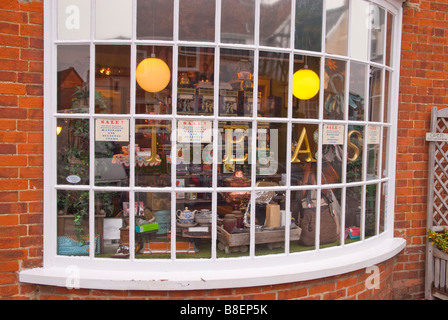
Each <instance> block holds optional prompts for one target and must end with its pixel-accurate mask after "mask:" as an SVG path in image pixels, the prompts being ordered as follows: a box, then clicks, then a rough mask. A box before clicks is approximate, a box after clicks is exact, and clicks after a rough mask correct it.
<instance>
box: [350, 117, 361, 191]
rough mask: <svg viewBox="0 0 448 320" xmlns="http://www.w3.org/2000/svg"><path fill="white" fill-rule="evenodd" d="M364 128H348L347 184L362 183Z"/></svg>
mask: <svg viewBox="0 0 448 320" xmlns="http://www.w3.org/2000/svg"><path fill="white" fill-rule="evenodd" d="M363 142H364V127H363V126H348V134H347V174H346V175H347V178H346V180H347V183H350V182H355V181H362V180H363V173H362V168H363V164H364V160H363V159H364V156H363V150H364V148H363Z"/></svg>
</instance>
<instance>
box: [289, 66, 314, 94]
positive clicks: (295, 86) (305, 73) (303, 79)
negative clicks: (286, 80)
mask: <svg viewBox="0 0 448 320" xmlns="http://www.w3.org/2000/svg"><path fill="white" fill-rule="evenodd" d="M319 88H320V80H319V76H318V75H317V74H316V73H315V72H314V71H313V70H310V69H301V70H299V71H297V72H295V73H294V75H293V77H292V94H293V95H294V96H295V97H296V98H298V99H301V100H308V99H311V98H312V97H314V96H315V95H316V94H317V93H318V92H319Z"/></svg>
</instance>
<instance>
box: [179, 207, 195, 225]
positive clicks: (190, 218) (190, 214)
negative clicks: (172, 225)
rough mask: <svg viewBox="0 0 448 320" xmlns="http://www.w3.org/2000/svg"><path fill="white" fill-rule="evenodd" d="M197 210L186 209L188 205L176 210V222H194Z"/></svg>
mask: <svg viewBox="0 0 448 320" xmlns="http://www.w3.org/2000/svg"><path fill="white" fill-rule="evenodd" d="M197 212H198V210H194V211H190V210H188V207H185V209H184V210H183V211H182V210H180V209H179V210H177V211H176V215H177V218H178V219H177V222H179V223H180V224H192V223H193V222H194V215H195V214H196V213H197Z"/></svg>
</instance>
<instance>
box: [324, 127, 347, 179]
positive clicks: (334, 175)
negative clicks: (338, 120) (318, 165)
mask: <svg viewBox="0 0 448 320" xmlns="http://www.w3.org/2000/svg"><path fill="white" fill-rule="evenodd" d="M344 136H345V126H344V125H340V124H337V125H332V124H323V127H322V139H323V140H322V183H323V184H332V183H340V182H341V180H342V164H343V162H344V157H345V155H344V143H345V139H344Z"/></svg>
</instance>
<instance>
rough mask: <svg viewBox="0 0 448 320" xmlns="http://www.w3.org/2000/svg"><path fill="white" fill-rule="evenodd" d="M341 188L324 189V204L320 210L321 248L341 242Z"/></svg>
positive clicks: (322, 194) (322, 197) (322, 193)
mask: <svg viewBox="0 0 448 320" xmlns="http://www.w3.org/2000/svg"><path fill="white" fill-rule="evenodd" d="M341 192H342V190H341V189H328V190H322V192H321V199H322V200H323V202H322V203H323V205H322V206H321V209H320V210H321V211H320V233H319V234H320V239H321V240H320V242H319V244H320V245H319V247H320V248H328V247H333V246H337V245H339V244H340V235H341V230H342V227H341V216H342V215H341Z"/></svg>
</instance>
